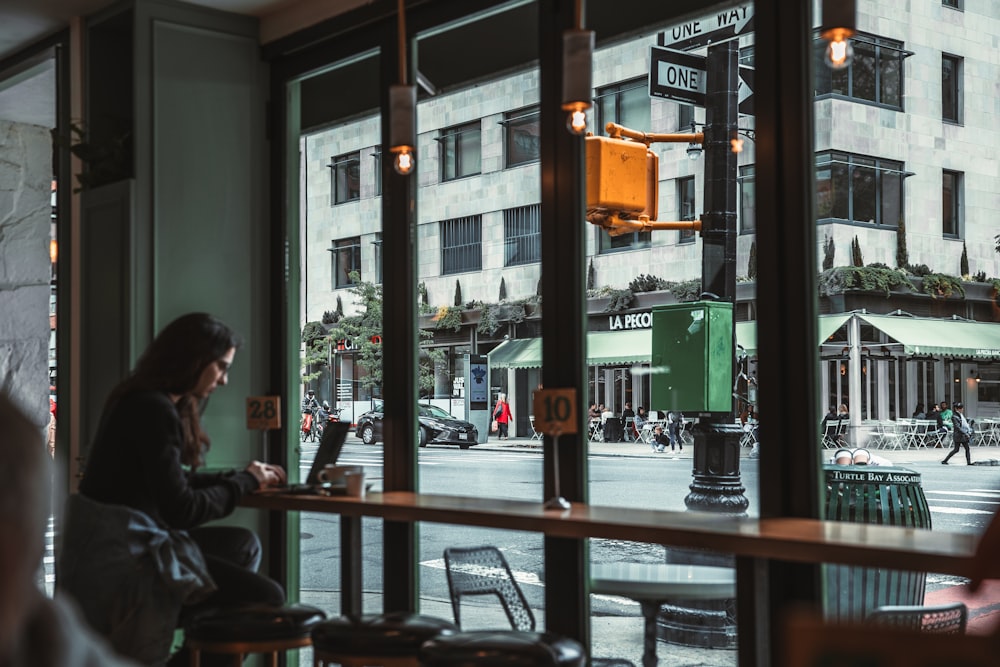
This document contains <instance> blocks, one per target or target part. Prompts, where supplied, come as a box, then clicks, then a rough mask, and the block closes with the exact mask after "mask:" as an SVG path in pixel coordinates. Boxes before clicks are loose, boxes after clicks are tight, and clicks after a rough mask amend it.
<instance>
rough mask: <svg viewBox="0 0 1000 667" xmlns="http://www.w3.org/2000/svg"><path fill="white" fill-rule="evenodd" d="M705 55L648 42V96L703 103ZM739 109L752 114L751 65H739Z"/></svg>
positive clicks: (703, 104)
mask: <svg viewBox="0 0 1000 667" xmlns="http://www.w3.org/2000/svg"><path fill="white" fill-rule="evenodd" d="M707 69H708V65H707V58H705V56H696V55H694V54H691V53H685V52H683V51H675V50H673V49H663V48H660V47H658V46H652V47H650V50H649V96H650V97H661V98H664V99H668V100H674V101H676V102H684V103H686V104H694V105H696V106H700V107H703V106H705V77H706V75H707V71H706V70H707ZM737 100H738V103H739V112H740V113H741V114H743V115H745V116H752V115H753V68H752V67H746V66H745V65H740V69H739V83H738V89H737Z"/></svg>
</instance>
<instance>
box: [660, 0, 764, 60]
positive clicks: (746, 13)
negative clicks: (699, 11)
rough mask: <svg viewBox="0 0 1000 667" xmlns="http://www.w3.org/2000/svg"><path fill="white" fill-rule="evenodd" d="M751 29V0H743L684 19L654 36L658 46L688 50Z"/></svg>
mask: <svg viewBox="0 0 1000 667" xmlns="http://www.w3.org/2000/svg"><path fill="white" fill-rule="evenodd" d="M748 32H753V3H752V2H744V3H740V4H739V5H737V6H735V7H731V8H729V9H724V10H719V11H717V12H714V13H712V14H709V15H707V16H702V17H699V18H697V19H694V20H692V21H688V22H687V23H681V24H679V25H675V26H673V27H671V28H669V29H668V30H665V31H664V32H661V33H660V34H659V36H658V37H657V43H658V44H659V45H660V46H665V47H669V48H671V49H676V50H678V51H689V50H691V49H696V48H698V47H699V46H707V45H709V44H718V43H719V42H724V41H726V40H730V39H735V38H736V37H739V36H740V35H745V34H747V33H748Z"/></svg>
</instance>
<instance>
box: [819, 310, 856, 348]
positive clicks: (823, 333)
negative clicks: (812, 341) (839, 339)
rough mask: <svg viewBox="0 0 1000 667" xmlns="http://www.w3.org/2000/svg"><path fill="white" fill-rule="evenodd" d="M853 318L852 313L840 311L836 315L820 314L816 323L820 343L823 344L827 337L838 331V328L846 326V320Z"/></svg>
mask: <svg viewBox="0 0 1000 667" xmlns="http://www.w3.org/2000/svg"><path fill="white" fill-rule="evenodd" d="M849 319H851V314H850V313H838V314H836V315H820V316H819V321H818V322H817V323H816V330H817V332H818V333H819V344H820V345H822V344H823V343H825V342H826V339H827V338H829V337H830V336H832V335H833V334H835V333H837V329H839V328H840V327H842V326H844V322H846V321H847V320H849Z"/></svg>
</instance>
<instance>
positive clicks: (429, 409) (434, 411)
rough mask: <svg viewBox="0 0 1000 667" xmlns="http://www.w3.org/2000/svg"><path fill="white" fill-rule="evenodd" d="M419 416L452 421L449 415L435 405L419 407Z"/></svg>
mask: <svg viewBox="0 0 1000 667" xmlns="http://www.w3.org/2000/svg"><path fill="white" fill-rule="evenodd" d="M420 416H422V417H435V418H437V419H454V417H452V416H451V414H450V413H448V412H446V411H445V410H442V409H441V408H439V407H438V406H436V405H421V406H420Z"/></svg>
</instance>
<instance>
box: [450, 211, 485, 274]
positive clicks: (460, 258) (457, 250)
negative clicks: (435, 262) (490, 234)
mask: <svg viewBox="0 0 1000 667" xmlns="http://www.w3.org/2000/svg"><path fill="white" fill-rule="evenodd" d="M482 268H483V222H482V216H480V215H470V216H469V217H466V218H455V219H454V220H442V221H441V274H442V275H447V274H449V273H463V272H465V271H481V270H482Z"/></svg>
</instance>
